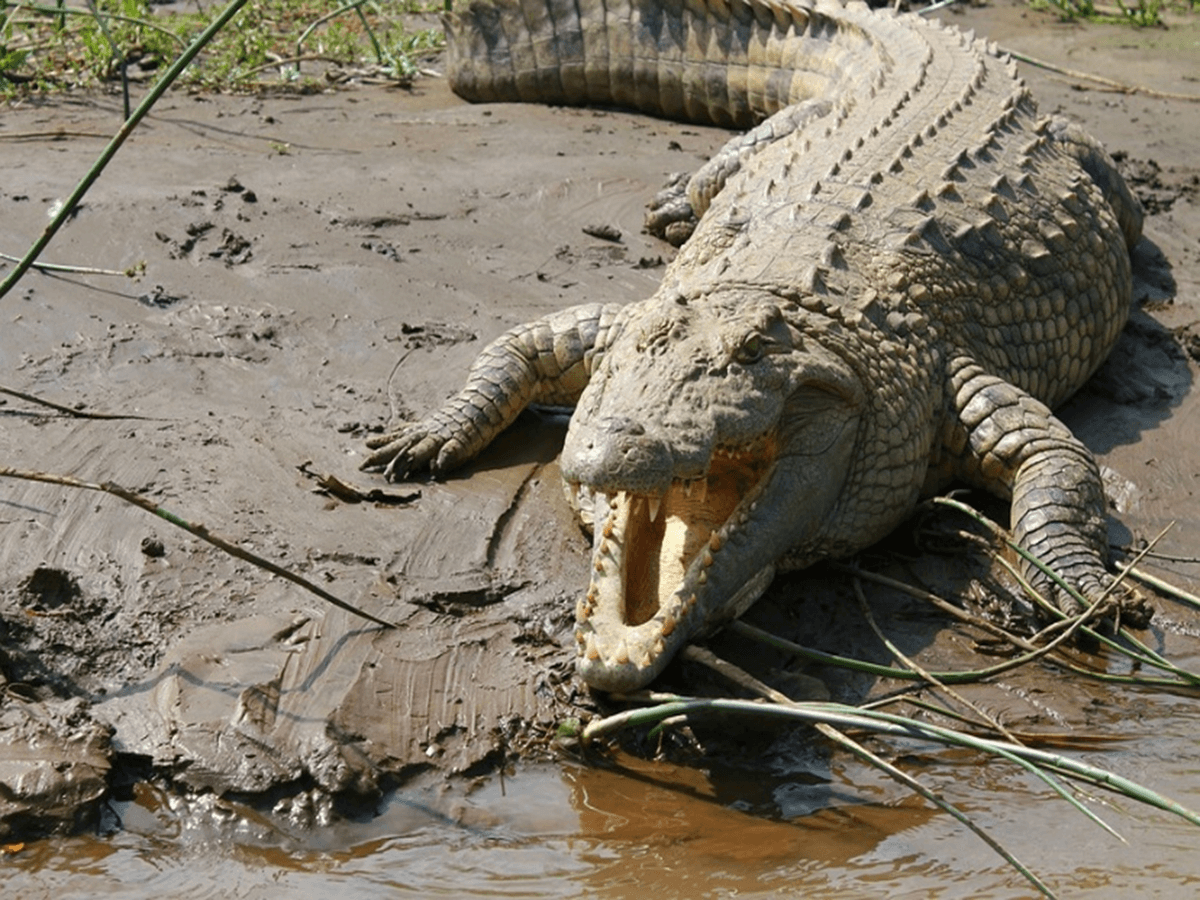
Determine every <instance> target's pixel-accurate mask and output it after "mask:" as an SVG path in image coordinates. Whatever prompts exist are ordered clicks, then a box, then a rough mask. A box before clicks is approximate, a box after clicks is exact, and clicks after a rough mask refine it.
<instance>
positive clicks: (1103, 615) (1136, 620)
mask: <svg viewBox="0 0 1200 900" xmlns="http://www.w3.org/2000/svg"><path fill="white" fill-rule="evenodd" d="M1115 580H1116V579H1114V578H1113V577H1112V576H1111V575H1109V574H1108V573H1107V572H1105V573H1104V574H1103V575H1102V576H1099V577H1093V576H1089V577H1086V578H1083V579H1081V581H1080V583H1079V584H1076V585H1073V587H1074V588H1075V589H1076V590H1077V591H1078V593H1079V594H1080V595H1081V596H1082V597H1083V598H1084V599H1085V600H1086V601H1087V605H1086V606H1085V605H1083V604H1081V603H1080V602H1079V597H1076V596H1074V595H1072V594H1071V593H1068V592H1067V591H1065V590H1063V589H1062V588H1061V587H1060V586H1059V585H1057V584H1055V583H1054V582H1053V581H1052V580H1051V579H1050V578H1048V577H1042V578H1038V579H1035V580H1034V586H1035V587H1036V588H1037V590H1038V592H1039V593H1040V594H1041V595H1042V596H1043V597H1046V598H1047V599H1049V601H1050V602H1051V603H1053V604H1054V605H1055V606H1056V607H1057V608H1058V609H1059V610H1060V611H1061V612H1062V613H1063V614H1064V615H1066V616H1070V617H1073V616H1078V615H1080V614H1082V613H1084V612H1086V611H1087V609H1088V608H1089V607H1090V606H1092V605H1094V604H1095V600H1096V598H1102V599H1100V602H1099V605H1098V606H1097V607H1096V610H1095V612H1094V613H1093V615H1092V616H1091V617H1090V619H1091V621H1092V623H1093V624H1094V625H1096V626H1100V627H1101V628H1102V629H1103V630H1105V631H1112V630H1115V627H1117V626H1125V627H1129V628H1145V627H1147V626H1148V625H1149V624H1150V619H1151V617H1152V616H1153V614H1154V610H1153V607H1152V606H1151V605H1150V602H1149V601H1148V600H1147V599H1146V597H1145V595H1144V594H1142V592H1141V591H1139V590H1137V588H1135V587H1133V586H1132V585H1130V584H1129V583H1128V582H1125V581H1122V582H1121V583H1120V584H1118V585H1116V586H1115V587H1110V585H1112V584H1113V582H1114V581H1115Z"/></svg>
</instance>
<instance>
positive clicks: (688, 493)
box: [683, 479, 696, 500]
mask: <svg viewBox="0 0 1200 900" xmlns="http://www.w3.org/2000/svg"><path fill="white" fill-rule="evenodd" d="M695 483H696V482H695V481H694V480H692V479H688V480H687V481H685V482H684V483H683V496H684V498H685V499H687V500H691V499H692V485H694V484H695Z"/></svg>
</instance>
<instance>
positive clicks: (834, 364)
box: [363, 0, 1142, 691]
mask: <svg viewBox="0 0 1200 900" xmlns="http://www.w3.org/2000/svg"><path fill="white" fill-rule="evenodd" d="M446 28H447V38H448V41H447V47H448V49H447V58H448V71H449V77H450V83H451V86H452V87H453V89H454V90H455V91H456V92H457V93H459V94H460V95H461V96H462V97H464V98H466V99H468V100H471V101H480V102H498V101H533V102H540V103H551V104H602V105H612V106H619V107H630V108H633V109H635V110H639V111H642V112H645V113H647V114H651V115H654V116H661V117H667V118H676V119H683V120H687V121H692V122H704V123H712V124H716V125H721V126H728V127H730V128H733V129H741V130H742V132H741V133H739V134H737V136H735V137H734V138H733V139H731V140H730V142H729V143H728V144H727V145H726V146H725V147H724V148H723V149H722V150H720V151H719V152H718V153H717V154H716V155H715V156H714V157H713V158H712V160H710V162H709V163H708V164H706V165H705V166H704V167H702V168H701V169H700V170H699V171H698V172H697V173H696V174H695V175H693V176H691V177H690V179H677V180H676V182H675V184H674V187H673V188H671V189H670V190H668V191H667V193H666V195H665V199H664V198H663V197H660V198H659V199H658V201H657V202H656V203H655V204H654V206H653V208H652V210H651V213H650V218H649V223H650V225H651V226H653V227H656V228H658V229H659V230H660V231H662V232H663V233H664V234H666V235H667V236H668V237H670V236H674V237H676V238H678V239H682V238H685V237H686V240H685V241H684V242H683V244H682V247H681V248H680V250H679V251H678V253H677V255H676V256H675V258H674V259H673V260H672V262H671V263H670V265H669V266H668V268H667V269H666V271H665V275H664V278H663V281H662V284H661V287H660V288H659V289H658V290H657V292H655V293H654V295H653V296H651V297H650V298H649V299H646V300H643V301H640V302H636V303H632V304H628V305H623V306H622V305H617V304H610V303H591V304H584V305H580V306H575V307H572V308H568V309H564V310H561V311H558V312H555V313H553V314H551V315H548V316H546V317H544V318H542V319H539V320H537V321H535V322H531V323H528V324H525V325H521V326H518V327H516V328H513V329H512V330H510V331H508V332H507V333H505V334H503V335H501V336H500V337H499V338H498V339H497V340H496V341H494V342H493V343H492V344H490V345H489V346H488V347H487V348H486V349H485V350H484V351H483V352H482V354H481V355H480V356H479V358H478V359H477V360H476V362H475V363H474V365H473V366H472V368H471V370H470V373H469V375H468V379H467V383H466V386H465V387H464V388H463V389H462V391H461V392H460V393H458V394H457V395H456V396H454V397H453V398H452V399H450V400H449V401H448V402H447V403H446V404H445V405H444V406H443V407H442V408H441V409H440V410H437V411H435V412H433V413H432V414H430V415H429V416H427V417H426V418H424V419H423V420H421V421H418V422H415V423H410V424H407V425H405V426H403V427H400V428H399V429H397V430H395V431H393V432H391V433H388V434H386V435H381V436H379V437H376V438H374V439H372V440H370V441H369V442H368V447H369V448H370V449H371V450H372V451H373V452H372V453H371V454H370V455H369V457H368V458H367V459H366V461H365V462H364V463H363V467H364V468H381V467H382V468H384V470H385V473H386V476H387V477H388V478H389V479H398V478H406V477H409V476H410V475H412V474H414V473H416V472H418V471H420V470H428V471H429V472H430V473H431V474H432V475H433V476H434V477H436V476H438V475H440V474H442V473H445V472H447V471H449V470H451V469H453V468H455V467H456V466H459V465H461V464H463V463H464V462H466V461H467V460H469V459H471V458H472V457H474V456H475V455H476V454H478V453H479V452H480V451H481V450H483V448H484V447H485V446H486V445H487V444H488V442H489V441H491V440H492V439H493V438H494V437H495V436H496V435H497V434H498V433H499V432H500V431H501V430H503V429H504V428H505V427H507V426H508V425H509V424H510V423H511V422H512V421H513V420H514V419H515V418H516V417H517V415H518V414H519V413H520V411H521V410H522V409H524V408H525V407H526V406H527V405H529V404H531V403H537V404H549V405H562V404H570V405H573V406H574V412H573V414H572V417H571V421H570V425H569V427H568V430H567V435H566V438H565V443H564V446H563V450H562V456H561V469H562V474H563V478H564V481H565V482H566V484H567V485H568V486H569V488H570V489H571V492H572V493H577V494H578V495H579V496H580V497H582V498H584V499H585V500H587V499H590V501H591V504H590V506H591V512H590V515H589V518H590V521H591V525H592V528H593V538H592V540H593V546H592V551H591V553H592V556H591V573H592V575H591V583H590V585H589V586H588V588H587V591H586V593H585V594H584V595H583V596H582V597H581V598H580V599H579V600H578V602H577V605H576V610H575V613H576V627H575V640H576V642H577V645H578V648H577V649H578V655H577V667H578V671H579V673H580V675H581V676H582V678H583V679H584V680H585V681H586V682H587V683H589V684H590V685H591V686H593V687H595V688H598V689H602V690H608V691H627V690H632V689H636V688H639V687H641V686H644V685H646V684H648V683H649V682H650V681H652V680H653V679H654V678H655V677H657V675H658V674H659V673H660V672H661V671H662V669H663V668H664V666H665V665H666V664H667V662H668V661H669V660H670V659H671V658H672V655H673V654H674V653H676V652H677V651H678V650H679V649H680V648H681V647H682V646H684V645H685V644H686V643H688V642H689V641H691V640H692V639H694V638H696V637H698V636H703V635H705V634H708V633H711V632H712V631H714V630H715V629H717V628H719V627H720V626H721V625H722V624H723V623H725V622H726V621H728V620H730V619H732V618H734V617H737V616H739V615H741V614H742V613H743V612H744V611H745V610H746V609H747V608H748V607H749V606H750V605H751V604H753V603H754V601H755V600H756V599H757V598H758V597H759V596H760V595H761V594H762V593H763V591H764V590H765V588H766V587H767V585H768V584H769V583H770V581H771V580H772V578H773V577H774V574H775V572H776V571H777V570H783V569H789V568H802V567H805V566H808V565H811V564H813V563H814V562H816V561H818V560H822V559H825V558H838V557H847V556H850V555H852V554H854V553H855V552H857V551H859V550H861V549H863V548H865V547H867V546H869V545H870V544H872V543H873V542H875V541H877V540H879V539H880V538H882V537H884V536H885V535H886V534H887V533H888V532H890V531H891V530H893V529H894V528H895V527H896V526H897V525H898V524H899V523H901V522H902V521H903V520H904V519H905V517H906V516H908V515H910V513H911V512H912V511H913V509H914V508H915V506H916V504H917V503H918V502H919V500H920V499H921V498H922V497H923V496H927V495H929V494H930V493H931V492H934V491H937V490H940V489H944V487H945V486H946V485H947V484H949V483H951V482H959V483H965V484H968V485H972V486H977V487H980V488H983V489H986V490H988V491H990V492H992V493H994V494H996V495H998V496H999V497H1001V498H1002V499H1004V500H1007V501H1009V502H1010V503H1011V510H1012V513H1011V529H1012V532H1013V536H1014V540H1015V541H1016V542H1017V544H1018V545H1019V546H1020V547H1022V548H1023V549H1025V550H1028V551H1029V552H1030V553H1032V554H1035V555H1037V556H1038V557H1039V558H1040V559H1041V560H1043V561H1044V562H1045V563H1046V564H1047V565H1048V566H1049V568H1050V569H1051V570H1052V571H1053V572H1054V573H1056V574H1057V576H1058V577H1059V578H1061V580H1062V584H1065V585H1069V586H1070V587H1072V588H1074V589H1076V590H1077V591H1078V592H1079V593H1080V594H1081V595H1082V597H1084V598H1085V599H1087V600H1088V601H1089V602H1093V601H1094V602H1100V601H1101V600H1102V599H1103V598H1104V597H1105V593H1106V591H1108V590H1110V589H1111V587H1112V584H1113V579H1112V576H1111V575H1110V574H1109V572H1108V571H1107V568H1106V563H1107V554H1108V547H1107V540H1106V519H1105V509H1106V507H1105V499H1104V491H1103V486H1102V482H1101V478H1100V474H1099V469H1098V466H1097V464H1096V462H1095V460H1094V458H1093V457H1092V455H1091V454H1090V452H1089V451H1088V450H1087V448H1086V447H1085V446H1084V445H1083V444H1082V443H1081V442H1080V441H1079V440H1078V439H1076V438H1075V437H1074V436H1073V435H1072V434H1071V432H1070V431H1069V430H1068V429H1067V427H1066V426H1065V425H1063V424H1062V423H1061V422H1060V421H1059V420H1058V419H1056V418H1055V417H1054V415H1053V414H1052V412H1051V408H1052V407H1054V406H1055V405H1057V404H1060V403H1061V402H1062V401H1064V400H1065V399H1066V398H1067V397H1069V396H1070V395H1071V394H1072V393H1073V392H1075V391H1076V390H1077V389H1078V388H1079V387H1080V386H1081V385H1082V384H1083V383H1084V381H1085V380H1086V379H1087V378H1088V377H1089V376H1090V375H1091V373H1092V372H1093V371H1094V370H1095V369H1096V368H1097V367H1098V366H1099V365H1100V363H1101V362H1102V361H1103V360H1104V358H1105V357H1106V355H1107V354H1108V352H1109V350H1110V349H1111V348H1112V346H1113V344H1114V342H1115V341H1116V339H1117V337H1118V335H1119V333H1120V331H1121V330H1122V327H1123V325H1124V323H1125V321H1126V318H1127V315H1128V312H1129V308H1130V303H1131V294H1132V283H1131V278H1132V276H1131V262H1130V249H1131V248H1132V246H1133V245H1134V244H1135V243H1136V242H1137V240H1138V239H1139V235H1140V231H1141V220H1142V213H1141V208H1140V206H1139V205H1138V203H1137V201H1136V199H1135V198H1134V197H1133V196H1132V194H1131V193H1130V191H1129V190H1128V188H1127V186H1126V185H1125V183H1124V181H1123V180H1122V179H1121V177H1120V175H1119V174H1118V173H1117V171H1116V168H1115V166H1114V164H1113V161H1112V159H1111V158H1110V157H1109V156H1108V155H1107V153H1106V152H1105V151H1104V149H1103V148H1102V146H1101V145H1100V144H1099V143H1098V142H1097V141H1096V140H1095V139H1093V138H1092V137H1090V136H1089V135H1087V134H1086V133H1084V132H1083V131H1082V130H1081V129H1080V128H1079V127H1078V126H1075V125H1073V124H1071V123H1070V122H1068V121H1066V120H1065V119H1062V118H1058V117H1041V116H1039V114H1038V111H1037V107H1036V104H1035V102H1034V100H1033V98H1032V97H1031V96H1030V92H1029V90H1028V88H1027V87H1026V85H1025V84H1024V82H1023V81H1022V80H1021V79H1020V78H1019V77H1018V74H1017V71H1016V66H1015V63H1014V62H1013V61H1012V60H1011V59H1010V58H1009V57H1008V56H1006V55H1004V54H1003V53H1001V52H1000V51H999V49H998V48H997V47H996V46H995V45H994V44H989V43H988V42H986V41H985V40H982V39H977V38H976V37H975V36H974V35H973V34H970V33H964V32H961V31H959V30H956V29H954V28H950V27H945V26H943V25H941V24H938V23H934V22H928V21H925V20H923V19H921V18H920V17H918V16H914V15H899V14H893V13H890V12H873V11H871V10H870V9H868V8H867V7H866V6H865V5H863V4H859V3H854V2H852V3H850V4H848V5H846V6H842V5H839V4H837V3H836V2H831V0H817V2H815V3H813V4H804V3H800V2H794V0H474V2H470V3H468V4H466V5H465V6H462V7H461V8H459V9H457V10H455V11H454V12H452V13H450V14H448V16H447V17H446ZM672 233H673V235H672ZM689 235H690V236H689ZM1024 566H1025V570H1024V574H1025V576H1026V577H1027V578H1028V580H1029V581H1030V582H1031V584H1032V585H1033V586H1034V587H1035V588H1036V589H1037V590H1039V591H1040V592H1041V593H1042V594H1043V595H1044V596H1046V597H1047V598H1049V599H1050V600H1051V601H1052V602H1054V603H1055V604H1057V605H1058V606H1059V607H1060V608H1062V609H1063V610H1067V611H1070V610H1073V609H1076V608H1078V603H1077V601H1076V600H1072V599H1071V597H1070V595H1069V593H1068V592H1067V591H1065V590H1064V589H1063V587H1062V584H1060V583H1059V582H1058V581H1056V580H1055V579H1054V578H1053V577H1051V576H1050V575H1048V574H1046V573H1045V572H1043V571H1042V570H1041V569H1038V568H1036V567H1035V566H1034V565H1033V564H1032V563H1029V562H1026V563H1024Z"/></svg>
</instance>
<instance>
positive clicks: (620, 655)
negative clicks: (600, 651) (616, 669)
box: [613, 638, 629, 666]
mask: <svg viewBox="0 0 1200 900" xmlns="http://www.w3.org/2000/svg"><path fill="white" fill-rule="evenodd" d="M613 662H615V663H616V664H617V665H618V666H623V665H625V663H627V662H629V647H628V646H626V644H625V638H621V640H619V641H618V642H617V650H616V652H615V653H613Z"/></svg>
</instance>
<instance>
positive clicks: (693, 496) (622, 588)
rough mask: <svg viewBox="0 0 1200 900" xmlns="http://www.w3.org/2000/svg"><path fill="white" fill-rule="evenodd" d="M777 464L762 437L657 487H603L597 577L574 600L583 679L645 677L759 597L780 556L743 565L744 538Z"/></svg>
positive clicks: (617, 682) (628, 683)
mask: <svg viewBox="0 0 1200 900" xmlns="http://www.w3.org/2000/svg"><path fill="white" fill-rule="evenodd" d="M773 470H774V464H773V454H772V453H771V452H769V449H768V451H767V452H764V448H763V447H762V446H758V447H756V448H755V449H754V452H749V451H747V452H718V453H716V454H714V456H713V458H712V460H711V462H710V465H709V471H708V472H707V474H706V475H705V476H703V477H701V478H697V479H693V480H687V481H684V480H676V481H674V482H672V483H671V486H670V487H669V488H668V489H667V491H666V492H665V493H663V494H661V495H659V496H645V495H637V494H630V493H627V492H624V491H621V492H618V493H616V494H615V495H611V494H608V495H606V494H601V495H600V497H601V498H602V499H603V500H605V501H607V502H606V504H605V503H598V504H597V508H596V519H595V522H596V534H595V540H594V544H593V553H592V583H591V585H590V586H589V588H588V593H587V596H586V597H585V598H584V599H583V600H581V601H580V602H579V604H578V606H577V608H576V621H577V630H576V640H577V641H578V643H579V660H578V665H579V670H580V674H581V675H582V676H583V678H584V680H586V681H587V682H588V683H589V684H591V685H592V686H593V687H598V688H601V689H604V690H633V689H636V688H638V687H641V686H643V685H645V684H647V683H649V682H650V681H652V680H653V679H654V678H655V677H656V676H657V675H658V673H659V672H660V671H661V670H662V669H663V667H665V666H666V664H667V662H668V661H669V660H670V658H671V656H673V655H674V653H675V652H676V651H677V650H678V649H679V648H680V647H682V646H683V645H684V644H686V643H687V641H688V639H689V638H691V637H692V636H694V635H696V634H699V633H701V632H703V631H706V630H711V629H712V628H715V627H716V626H718V625H719V624H721V623H722V622H724V621H727V620H728V619H730V618H734V617H736V616H738V615H740V614H741V613H742V612H744V611H745V609H746V608H747V607H749V606H750V605H751V604H752V603H753V602H754V601H755V600H756V599H758V597H759V596H760V595H761V594H762V592H763V591H764V590H765V589H766V587H767V585H768V584H770V581H771V578H772V576H773V575H774V566H766V567H765V568H761V569H758V570H751V571H745V570H743V568H742V567H741V566H739V560H738V556H739V550H738V545H740V544H742V543H743V542H744V541H746V540H747V539H748V537H749V536H748V535H747V534H746V531H747V527H748V526H749V525H750V523H751V522H752V519H753V514H754V506H755V498H756V497H757V496H758V495H759V493H761V491H762V489H763V485H764V484H765V483H766V481H767V480H768V478H769V475H770V473H771V472H772V471H773ZM606 505H607V509H605V506H606ZM751 527H752V526H751Z"/></svg>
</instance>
